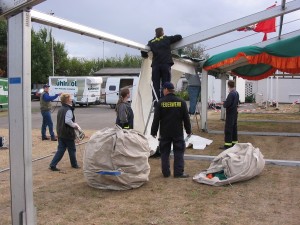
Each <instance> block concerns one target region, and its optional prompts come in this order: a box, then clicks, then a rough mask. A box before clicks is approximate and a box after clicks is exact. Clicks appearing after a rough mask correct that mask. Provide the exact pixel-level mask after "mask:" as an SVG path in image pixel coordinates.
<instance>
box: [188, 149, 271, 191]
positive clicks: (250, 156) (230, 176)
mask: <svg viewBox="0 0 300 225" xmlns="http://www.w3.org/2000/svg"><path fill="white" fill-rule="evenodd" d="M264 166H265V160H264V157H263V155H262V154H261V152H260V150H259V149H258V148H255V147H253V146H252V144H250V143H239V144H235V145H234V146H233V147H231V148H229V149H227V150H225V151H223V152H222V153H221V154H219V155H218V156H217V157H215V158H214V160H213V161H212V163H211V164H210V166H209V168H208V169H207V170H204V171H202V172H200V173H199V174H197V175H195V176H194V177H193V180H194V181H196V182H198V183H203V184H208V185H212V186H222V185H227V184H232V183H235V182H240V181H245V180H249V179H251V178H253V177H255V176H257V175H259V174H260V173H261V172H262V171H263V169H264ZM221 171H224V175H225V176H226V177H227V179H224V180H221V179H219V178H218V176H215V177H212V178H208V177H207V174H214V173H218V172H221Z"/></svg>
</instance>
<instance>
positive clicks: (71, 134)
mask: <svg viewBox="0 0 300 225" xmlns="http://www.w3.org/2000/svg"><path fill="white" fill-rule="evenodd" d="M60 100H61V104H62V107H60V109H59V110H58V112H57V125H56V131H57V136H58V147H57V151H56V153H55V155H54V157H53V159H52V161H51V163H50V167H49V169H50V170H52V171H59V169H58V168H57V167H56V165H57V164H58V163H59V161H60V160H61V159H62V157H63V156H64V154H65V151H66V149H68V152H69V158H70V162H71V166H72V167H73V168H75V169H78V168H80V167H79V166H78V164H77V160H76V147H75V139H76V134H75V129H80V127H79V125H78V124H77V123H75V115H74V108H73V107H72V99H71V96H70V94H62V95H61V97H60Z"/></svg>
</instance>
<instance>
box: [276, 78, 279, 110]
mask: <svg viewBox="0 0 300 225" xmlns="http://www.w3.org/2000/svg"><path fill="white" fill-rule="evenodd" d="M278 92H279V87H278V76H276V109H279V108H278V106H279V103H278Z"/></svg>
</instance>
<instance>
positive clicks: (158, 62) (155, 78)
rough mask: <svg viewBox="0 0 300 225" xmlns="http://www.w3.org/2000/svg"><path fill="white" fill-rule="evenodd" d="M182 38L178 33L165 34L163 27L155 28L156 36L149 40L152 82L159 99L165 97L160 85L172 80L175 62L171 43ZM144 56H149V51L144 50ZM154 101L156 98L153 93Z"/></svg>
mask: <svg viewBox="0 0 300 225" xmlns="http://www.w3.org/2000/svg"><path fill="white" fill-rule="evenodd" d="M181 39H182V36H181V35H179V34H177V35H174V36H165V35H164V30H163V28H161V27H159V28H156V29H155V38H153V39H152V40H150V41H149V42H148V44H147V45H148V46H149V47H150V50H151V51H152V53H153V59H152V64H151V67H152V83H153V87H154V90H155V93H156V96H157V98H158V99H160V98H161V97H163V93H161V92H160V87H161V86H163V85H164V83H165V82H170V81H171V66H172V65H173V64H174V62H173V59H172V54H171V44H173V43H175V42H177V41H179V40H181ZM142 57H144V58H147V57H148V53H147V52H144V51H142ZM152 96H153V101H154V100H155V99H156V98H155V94H154V93H152Z"/></svg>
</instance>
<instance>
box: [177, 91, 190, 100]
mask: <svg viewBox="0 0 300 225" xmlns="http://www.w3.org/2000/svg"><path fill="white" fill-rule="evenodd" d="M175 95H176V96H178V97H180V98H182V99H183V100H185V101H188V100H189V93H188V92H187V91H178V92H176V93H175Z"/></svg>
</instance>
